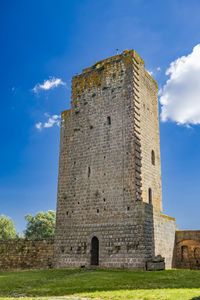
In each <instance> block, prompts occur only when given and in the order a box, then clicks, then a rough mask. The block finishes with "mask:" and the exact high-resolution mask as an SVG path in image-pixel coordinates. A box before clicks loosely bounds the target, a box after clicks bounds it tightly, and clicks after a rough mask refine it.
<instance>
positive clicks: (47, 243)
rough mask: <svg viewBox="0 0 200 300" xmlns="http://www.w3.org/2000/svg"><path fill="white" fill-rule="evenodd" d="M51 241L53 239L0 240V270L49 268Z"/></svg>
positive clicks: (51, 252) (50, 262) (51, 251)
mask: <svg viewBox="0 0 200 300" xmlns="http://www.w3.org/2000/svg"><path fill="white" fill-rule="evenodd" d="M53 243H54V240H53V239H46V240H38V241H35V240H23V239H19V240H15V239H13V240H0V270H17V269H48V268H51V267H52V262H53Z"/></svg>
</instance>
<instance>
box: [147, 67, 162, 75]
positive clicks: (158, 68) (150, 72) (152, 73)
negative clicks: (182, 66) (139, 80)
mask: <svg viewBox="0 0 200 300" xmlns="http://www.w3.org/2000/svg"><path fill="white" fill-rule="evenodd" d="M146 71H147V72H148V73H149V74H150V75H151V76H156V74H157V73H158V72H160V71H161V68H160V67H157V68H156V69H153V70H146Z"/></svg>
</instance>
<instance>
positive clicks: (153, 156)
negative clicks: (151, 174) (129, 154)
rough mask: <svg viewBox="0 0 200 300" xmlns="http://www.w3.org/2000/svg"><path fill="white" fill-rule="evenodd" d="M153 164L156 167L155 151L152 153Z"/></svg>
mask: <svg viewBox="0 0 200 300" xmlns="http://www.w3.org/2000/svg"><path fill="white" fill-rule="evenodd" d="M151 163H152V165H154V166H155V152H154V150H152V151H151Z"/></svg>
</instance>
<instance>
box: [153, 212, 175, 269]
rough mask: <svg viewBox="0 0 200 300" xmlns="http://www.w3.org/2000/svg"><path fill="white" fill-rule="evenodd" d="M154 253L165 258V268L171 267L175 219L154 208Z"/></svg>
mask: <svg viewBox="0 0 200 300" xmlns="http://www.w3.org/2000/svg"><path fill="white" fill-rule="evenodd" d="M153 219H154V243H155V255H162V257H164V258H165V267H166V269H171V268H172V266H173V259H174V247H175V231H176V221H175V219H174V218H171V217H168V216H166V215H163V214H162V213H161V212H160V211H158V210H156V209H154V218H153Z"/></svg>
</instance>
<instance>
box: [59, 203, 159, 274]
mask: <svg viewBox="0 0 200 300" xmlns="http://www.w3.org/2000/svg"><path fill="white" fill-rule="evenodd" d="M133 210H134V219H132V218H131V217H130V220H129V222H126V224H120V223H119V224H117V223H102V224H94V225H89V224H83V226H80V225H75V224H74V226H67V227H66V231H65V232H64V234H63V235H62V237H60V240H59V242H58V243H55V252H56V253H57V256H56V258H55V266H56V267H57V268H63V267H65V268H71V267H72V268H80V267H81V266H85V267H88V266H90V264H91V260H90V259H91V239H92V237H93V236H96V237H97V238H98V239H99V242H100V244H99V266H100V267H102V268H130V269H141V270H145V269H146V261H147V260H149V259H151V258H152V256H153V255H154V253H153V249H154V245H153V242H154V241H153V238H152V236H153V218H152V207H151V206H150V205H148V204H146V203H142V202H140V203H137V204H136V205H135V207H134V209H133ZM74 232H76V234H74Z"/></svg>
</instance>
